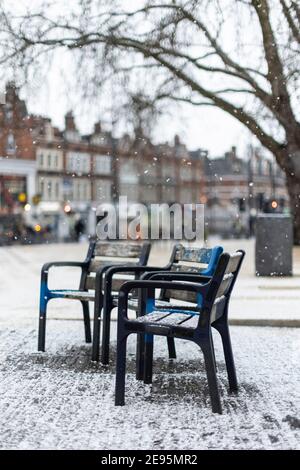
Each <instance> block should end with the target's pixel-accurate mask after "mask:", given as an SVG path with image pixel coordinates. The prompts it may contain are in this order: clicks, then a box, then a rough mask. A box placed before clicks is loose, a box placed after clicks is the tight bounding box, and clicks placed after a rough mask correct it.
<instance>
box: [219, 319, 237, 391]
mask: <svg viewBox="0 0 300 470" xmlns="http://www.w3.org/2000/svg"><path fill="white" fill-rule="evenodd" d="M213 326H214V328H216V330H217V331H218V332H219V333H220V335H221V338H222V344H223V350H224V356H225V363H226V369H227V375H228V381H229V389H230V391H231V392H237V391H238V381H237V376H236V370H235V365H234V359H233V353H232V347H231V340H230V334H229V327H228V323H227V321H222V322H220V323H216V324H215V325H213Z"/></svg>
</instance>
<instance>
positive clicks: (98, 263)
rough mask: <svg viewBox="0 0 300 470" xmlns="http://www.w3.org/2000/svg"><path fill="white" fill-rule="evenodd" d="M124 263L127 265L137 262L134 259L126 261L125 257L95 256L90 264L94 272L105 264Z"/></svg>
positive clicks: (91, 270) (133, 264)
mask: <svg viewBox="0 0 300 470" xmlns="http://www.w3.org/2000/svg"><path fill="white" fill-rule="evenodd" d="M122 264H126V266H136V263H134V262H133V261H132V259H131V260H130V261H128V262H127V261H126V262H125V261H124V260H123V259H122V260H120V259H112V260H107V259H103V258H102V259H101V258H93V259H92V261H91V263H90V265H89V272H90V273H94V272H96V271H98V269H99V268H104V267H105V266H121V265H122Z"/></svg>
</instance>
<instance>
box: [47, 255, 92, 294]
mask: <svg viewBox="0 0 300 470" xmlns="http://www.w3.org/2000/svg"><path fill="white" fill-rule="evenodd" d="M88 265H89V262H88V261H51V262H50V263H45V264H44V265H43V267H42V271H41V282H42V283H43V284H45V285H46V287H47V288H48V274H49V269H50V268H53V267H58V268H61V267H74V268H81V270H82V271H84V270H87V269H88Z"/></svg>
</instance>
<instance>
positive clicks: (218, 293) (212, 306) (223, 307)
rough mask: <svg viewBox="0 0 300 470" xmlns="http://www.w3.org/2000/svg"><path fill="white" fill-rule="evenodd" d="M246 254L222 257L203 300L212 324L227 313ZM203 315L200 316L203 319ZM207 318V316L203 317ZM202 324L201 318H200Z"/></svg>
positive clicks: (240, 251) (237, 253)
mask: <svg viewBox="0 0 300 470" xmlns="http://www.w3.org/2000/svg"><path fill="white" fill-rule="evenodd" d="M244 256H245V252H244V251H242V250H239V251H236V252H235V253H233V254H232V255H229V254H228V253H224V254H222V255H221V256H220V259H219V262H218V265H217V268H216V271H215V274H214V276H213V277H212V280H211V282H210V286H209V289H208V292H207V295H206V296H205V297H204V298H203V305H202V306H203V311H205V313H206V312H207V313H208V312H209V313H210V322H211V323H212V322H214V321H216V320H217V319H218V318H220V317H221V316H222V315H223V314H224V313H225V312H226V311H227V306H228V301H229V298H230V295H231V293H232V289H233V287H234V284H235V282H236V279H237V276H238V273H239V271H240V268H241V265H242V262H243V259H244ZM201 316H202V315H200V317H201ZM203 317H205V314H204V315H203ZM200 323H201V318H200Z"/></svg>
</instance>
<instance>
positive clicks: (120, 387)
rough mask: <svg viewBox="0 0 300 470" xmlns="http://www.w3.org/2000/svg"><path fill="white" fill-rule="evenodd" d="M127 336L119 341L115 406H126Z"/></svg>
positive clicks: (119, 338)
mask: <svg viewBox="0 0 300 470" xmlns="http://www.w3.org/2000/svg"><path fill="white" fill-rule="evenodd" d="M127 337H128V336H127V335H125V336H121V337H120V336H119V334H118V341H117V365H116V389H115V405H116V406H123V405H125V373H126V344H127Z"/></svg>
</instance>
